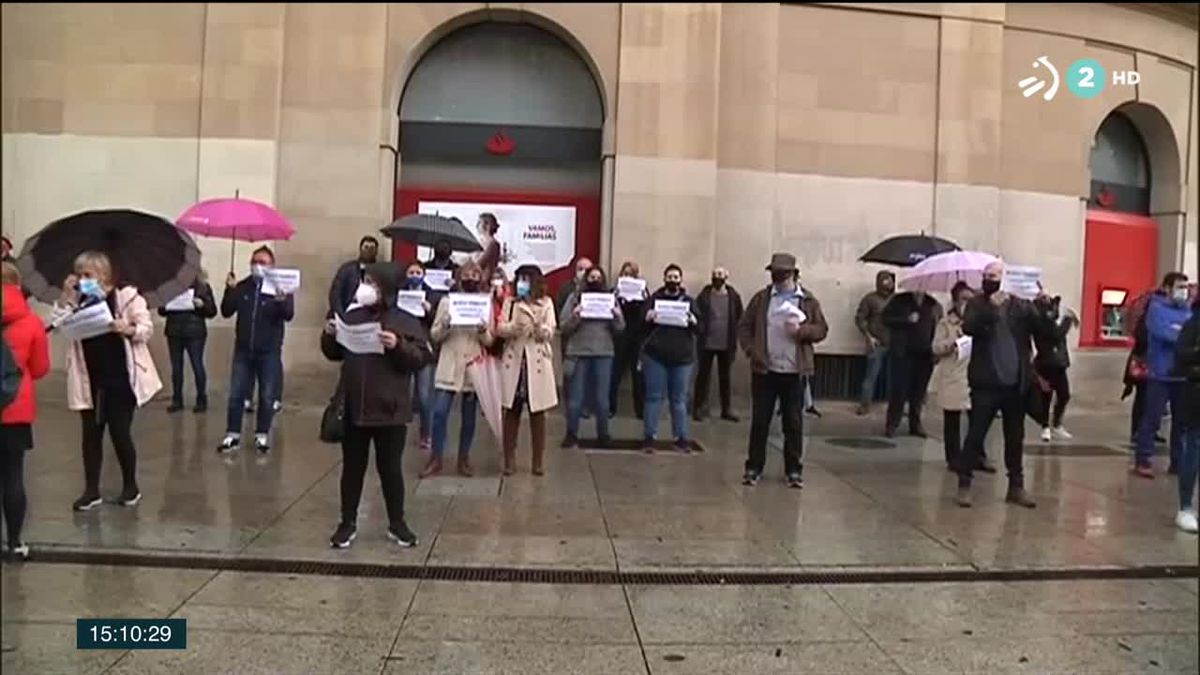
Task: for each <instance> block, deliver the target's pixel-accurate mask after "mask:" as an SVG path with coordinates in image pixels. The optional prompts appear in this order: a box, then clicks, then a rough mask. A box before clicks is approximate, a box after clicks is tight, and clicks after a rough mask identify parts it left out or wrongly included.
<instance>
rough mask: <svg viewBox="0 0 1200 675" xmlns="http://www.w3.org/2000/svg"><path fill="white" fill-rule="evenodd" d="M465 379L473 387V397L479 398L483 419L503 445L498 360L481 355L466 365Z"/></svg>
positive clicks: (489, 355)
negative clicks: (469, 381)
mask: <svg viewBox="0 0 1200 675" xmlns="http://www.w3.org/2000/svg"><path fill="white" fill-rule="evenodd" d="M467 377H469V378H471V385H472V386H474V387H475V396H477V397H478V398H479V407H480V408H482V409H483V418H484V419H485V420H487V423H488V426H489V427H491V428H492V433H494V434H496V441H497V442H499V443H501V444H503V443H504V432H503V426H501V417H500V415H501V403H500V399H501V396H502V394H501V392H502V391H503V385H502V384H501V380H500V359H497V358H496V357H494V356H492V355H491V354H482V355H480V356H478V357H476V358H475V360H474V361H471V363H469V364H468V365H467Z"/></svg>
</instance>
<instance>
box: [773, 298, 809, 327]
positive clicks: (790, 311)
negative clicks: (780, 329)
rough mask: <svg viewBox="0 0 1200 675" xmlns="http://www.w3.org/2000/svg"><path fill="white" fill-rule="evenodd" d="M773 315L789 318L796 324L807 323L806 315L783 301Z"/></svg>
mask: <svg viewBox="0 0 1200 675" xmlns="http://www.w3.org/2000/svg"><path fill="white" fill-rule="evenodd" d="M775 313H776V314H783V315H785V316H789V317H791V318H793V319H795V320H796V323H804V322H805V321H808V315H807V314H805V313H804V310H802V309H800V308H799V307H797V306H795V305H793V304H792V303H790V302H787V301H784V302H783V303H782V304H780V305H779V309H776V310H775Z"/></svg>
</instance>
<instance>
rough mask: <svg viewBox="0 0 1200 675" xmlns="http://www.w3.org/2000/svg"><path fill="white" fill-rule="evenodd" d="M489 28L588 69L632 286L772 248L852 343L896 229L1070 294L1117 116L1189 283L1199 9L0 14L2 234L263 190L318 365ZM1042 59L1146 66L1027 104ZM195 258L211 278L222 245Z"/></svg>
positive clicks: (339, 9)
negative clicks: (344, 284)
mask: <svg viewBox="0 0 1200 675" xmlns="http://www.w3.org/2000/svg"><path fill="white" fill-rule="evenodd" d="M487 23H500V24H514V23H515V24H524V25H527V26H529V27H532V28H534V29H537V30H538V31H543V32H545V33H548V34H550V35H551V36H553V37H554V38H555V39H556V40H558V41H561V42H562V43H563V44H565V45H567V47H569V49H570V50H571V51H572V52H573V53H574V54H575V55H576V57H577V58H578V59H579V60H580V61H581V62H582V63H583V64H584V65H585V66H586V70H587V72H589V73H590V74H591V76H592V77H593V78H594V81H595V84H596V89H597V93H598V96H599V100H600V105H601V109H602V113H603V118H602V120H599V121H598V122H597V126H598V128H599V148H598V152H597V153H596V156H595V157H594V158H593V160H594V163H595V166H594V171H595V176H596V181H597V185H596V188H595V189H596V196H597V203H598V209H599V215H598V220H597V222H598V229H597V231H596V232H595V236H596V238H597V241H596V242H594V245H595V249H596V250H597V251H598V252H599V257H600V260H601V261H602V262H603V263H604V264H605V265H606V266H607V267H610V268H613V267H616V266H617V265H619V264H620V262H621V261H623V260H626V259H635V260H638V261H639V262H640V263H641V265H642V269H643V270H645V271H646V272H647V276H648V277H650V278H651V279H655V278H656V277H657V276H658V270H660V269H662V267H663V266H664V265H665V264H667V263H669V262H679V263H681V264H683V265H684V267H685V268H686V269H687V270H688V273H689V278H690V280H691V281H692V284H693V285H694V286H697V287H698V286H699V285H700V284H701V282H702V281H703V280H704V279H706V277H707V272H708V270H709V269H711V267H712V266H714V265H717V264H720V265H723V266H725V267H727V268H729V269H730V270H731V272H732V275H733V281H734V283H735V284H736V285H738V286H739V287H741V288H743V289H745V290H750V289H752V288H753V287H755V286H758V285H760V284H762V283H764V282H765V276H764V273H763V265H764V263H765V261H766V260H767V259H768V257H769V255H770V253H771V252H772V251H775V250H789V251H793V252H795V253H796V254H797V256H798V257H799V260H800V264H801V267H802V270H803V271H802V274H803V281H804V283H805V285H806V286H808V287H809V288H811V289H812V290H813V291H814V292H816V293H817V294H818V296H819V297H820V298H821V299H822V302H823V304H824V305H825V307H826V312H827V314H828V316H829V318H830V321H831V324H832V326H831V333H830V337H829V340H828V341H827V342H826V343H825V344H824V345H822V352H823V353H825V354H829V355H836V354H853V353H857V352H858V351H859V350H860V346H861V345H860V341H859V339H858V338H857V336H856V334H855V332H854V328H853V324H852V321H851V314H852V312H853V309H854V304H855V303H856V301H857V298H858V297H859V296H860V295H861V294H862V293H863V292H865V291H866V290H868V288H869V287H870V285H871V284H872V281H873V278H874V271H875V270H874V269H873V268H870V267H868V266H864V265H863V264H861V263H859V262H857V261H856V258H857V257H858V255H859V254H860V253H862V252H863V251H864V250H866V248H868V247H869V246H870V245H871V244H872V243H874V242H875V241H876V240H878V239H880V238H882V237H884V236H887V235H890V234H896V233H901V232H919V231H925V232H928V233H935V234H937V235H940V236H946V237H949V238H951V239H954V240H955V241H957V242H958V243H960V244H961V245H962V246H963V247H964V248H979V249H986V250H990V251H995V252H997V253H999V254H1001V255H1002V256H1004V257H1005V258H1006V259H1009V260H1011V261H1013V262H1018V263H1021V264H1029V265H1037V266H1040V267H1042V268H1043V270H1044V278H1045V281H1046V285H1047V286H1048V287H1049V288H1051V289H1053V290H1054V291H1055V292H1056V293H1059V294H1061V295H1062V296H1063V297H1064V302H1066V303H1067V304H1070V305H1072V306H1079V304H1080V303H1081V302H1082V301H1083V299H1084V295H1085V294H1084V289H1083V288H1082V282H1081V279H1082V278H1083V270H1084V267H1085V260H1084V258H1085V248H1086V241H1085V239H1086V232H1087V222H1086V221H1087V218H1088V216H1087V212H1088V208H1089V198H1090V197H1091V196H1092V185H1091V179H1092V176H1091V168H1090V160H1089V157H1090V152H1091V148H1092V144H1093V141H1094V139H1095V137H1096V133H1097V129H1098V128H1099V127H1100V125H1101V123H1102V121H1104V120H1105V119H1106V118H1107V117H1108V116H1109V115H1110V114H1112V113H1113V112H1114V111H1118V112H1119V113H1120V114H1121V115H1123V116H1124V117H1126V118H1127V119H1128V120H1130V121H1131V122H1132V124H1133V126H1134V127H1135V128H1136V130H1137V132H1138V134H1139V135H1140V137H1141V140H1142V141H1143V142H1144V146H1145V154H1146V158H1147V161H1148V163H1149V176H1150V179H1149V180H1150V185H1149V187H1148V189H1149V205H1148V209H1147V213H1146V214H1144V215H1146V216H1147V217H1149V218H1151V219H1152V220H1153V221H1154V222H1155V224H1156V226H1157V232H1158V242H1159V243H1158V251H1157V259H1156V260H1153V261H1150V262H1148V263H1145V264H1148V265H1150V266H1151V267H1152V268H1153V271H1154V272H1155V273H1157V272H1161V271H1163V270H1166V269H1171V268H1185V269H1186V270H1187V271H1189V272H1192V273H1193V274H1195V273H1196V272H1197V263H1196V244H1197V224H1198V223H1197V216H1198V208H1200V207H1198V204H1197V194H1196V193H1197V189H1196V185H1197V170H1198V169H1197V142H1198V138H1200V133H1198V127H1197V116H1198V115H1200V106H1198V105H1197V91H1198V89H1200V87H1198V84H1197V74H1196V73H1197V70H1196V69H1197V63H1198V57H1197V43H1198V33H1197V12H1196V4H1194V3H1192V4H1180V5H1168V4H1166V3H1162V4H1156V3H1137V4H1133V3H1131V4H1115V3H1098V4H1090V5H1079V4H1033V3H1021V4H1004V3H945V4H942V3H804V4H790V3H759V4H725V3H636V4H635V3H628V4H623V3H577V4H557V3H529V4H518V3H511V4H510V3H490V4H480V3H445V4H432V3H429V4H423V3H344V4H308V3H304V4H301V3H284V4H225V3H220V4H218V3H213V4H203V3H195V4H188V3H172V4H118V3H107V4H106V3H96V4H18V3H6V4H4V6H3V108H2V117H3V133H4V136H3V208H2V217H3V226H4V232H5V233H6V234H8V236H10V237H11V238H12V239H13V240H14V241H15V242H16V244H17V247H18V249H19V247H20V245H21V242H22V240H23V238H24V237H26V236H27V235H29V234H30V233H32V232H34V231H36V230H37V229H38V228H39V227H41V226H42V225H44V224H45V223H47V222H49V221H51V220H53V219H54V218H56V217H58V216H61V215H65V214H67V213H71V212H74V211H78V210H83V209H87V208H95V207H101V206H126V207H134V208H140V209H145V210H148V211H152V212H156V213H160V214H163V215H165V216H168V217H172V218H173V217H174V216H176V215H177V214H179V213H180V212H182V211H183V210H184V209H185V208H186V207H187V206H188V205H190V204H191V203H192V202H194V201H196V200H197V199H204V198H208V197H213V196H220V195H232V194H233V193H234V192H235V191H239V192H240V194H242V195H244V196H248V197H253V198H257V199H260V200H262V201H266V202H269V203H272V204H274V205H276V206H277V207H278V208H279V209H280V210H282V211H283V212H284V213H285V214H286V215H287V216H288V217H289V218H291V220H292V221H293V222H294V224H295V225H296V228H297V230H298V234H297V236H296V237H295V238H294V239H293V240H292V241H289V242H283V243H279V244H278V246H277V248H278V253H279V256H280V262H281V264H287V265H289V266H296V267H300V268H301V269H302V270H303V271H304V275H305V283H306V287H307V290H306V291H305V292H303V293H302V295H301V297H300V300H299V303H298V316H297V320H296V322H295V324H294V325H293V327H292V328H291V332H290V335H289V338H288V341H287V349H286V354H285V361H286V363H288V364H289V365H290V366H293V367H294V366H297V365H306V364H309V363H318V362H320V355H319V353H318V350H317V349H316V342H317V334H318V331H319V330H320V324H321V320H322V317H323V314H324V311H325V288H326V286H327V284H328V281H329V279H330V277H331V276H332V273H333V270H334V269H335V267H336V266H337V264H338V263H339V262H341V261H343V260H345V259H347V258H348V257H351V256H352V255H353V252H354V248H355V245H356V242H357V241H358V239H359V237H360V236H361V235H363V234H367V233H370V232H373V231H375V230H377V229H378V228H379V227H381V226H382V225H384V224H386V223H387V222H388V221H389V220H390V219H391V217H392V216H393V215H394V214H395V213H396V212H397V211H398V208H397V199H398V197H397V195H398V192H397V186H403V185H404V175H405V157H404V153H403V152H401V153H399V156H398V157H397V156H395V155H394V154H393V150H394V149H396V148H400V147H402V144H401V143H400V142H399V140H398V136H399V133H400V129H401V119H400V115H399V111H400V110H401V107H402V99H403V97H404V93H405V87H406V83H407V82H408V81H409V79H410V77H411V76H412V75H413V73H414V71H415V70H416V69H417V68H418V67H419V65H420V63H421V61H422V59H423V57H424V56H425V55H426V54H428V53H430V52H431V50H433V49H435V47H436V46H437V45H438V44H439V43H440V42H442V41H443V40H444V39H446V38H447V37H448V36H451V35H453V34H455V33H456V32H457V31H460V30H463V29H467V28H470V27H472V26H478V25H479V24H487ZM1042 56H1045V57H1047V58H1048V59H1049V60H1050V61H1052V62H1053V63H1055V64H1059V65H1060V68H1059V69H1060V70H1063V69H1064V68H1065V66H1066V65H1067V64H1070V63H1072V62H1074V61H1076V60H1078V59H1081V58H1092V59H1095V60H1097V61H1098V62H1100V63H1101V64H1103V65H1104V67H1105V68H1106V69H1107V70H1108V71H1109V72H1112V71H1124V70H1135V71H1137V72H1138V73H1139V74H1140V78H1141V79H1140V83H1139V84H1137V85H1136V86H1114V85H1111V84H1110V86H1108V87H1107V88H1105V90H1104V91H1103V92H1102V93H1101V94H1100V95H1099V96H1096V97H1094V98H1091V99H1082V98H1078V97H1076V96H1074V95H1072V94H1070V93H1069V92H1068V91H1066V83H1065V82H1064V83H1063V88H1062V91H1060V92H1059V93H1058V95H1057V96H1056V97H1055V98H1054V99H1053V100H1051V101H1045V100H1043V99H1042V96H1041V95H1036V96H1032V97H1029V98H1026V97H1024V96H1023V95H1022V93H1021V89H1020V87H1019V86H1018V85H1017V83H1018V82H1019V81H1021V80H1023V79H1024V78H1026V77H1027V76H1029V75H1031V74H1037V72H1036V71H1034V70H1032V69H1031V66H1032V63H1033V62H1034V61H1035V60H1036V59H1037V58H1038V57H1042ZM498 121H499V122H505V121H511V120H498ZM497 190H501V188H499V187H498V188H496V189H495V190H492V191H497ZM501 191H502V190H501ZM202 247H203V249H204V250H205V252H206V254H208V257H209V269H210V271H211V274H212V276H213V277H214V278H215V279H217V280H220V279H221V278H222V277H223V276H224V273H225V271H226V269H227V267H226V266H227V264H228V257H229V254H228V247H227V245H224V244H221V243H220V242H202ZM244 252H245V254H246V256H245V257H247V258H248V254H249V248H245V249H244ZM1143 262H1145V261H1143ZM1105 264H1121V261H1115V262H1112V263H1105ZM245 265H246V261H245V260H240V259H239V260H237V261H236V266H237V267H238V269H239V270H243V268H244V267H245ZM228 330H229V328H228V326H227V325H224V324H220V323H218V325H217V327H216V329H215V331H214V332H215V335H214V339H213V340H212V344H213V347H212V350H211V351H212V354H211V358H212V359H213V363H214V366H215V368H216V370H217V372H219V369H220V365H219V364H220V363H222V362H223V359H225V358H226V356H227V354H228V343H229V336H228ZM1122 359H1123V354H1122V353H1120V350H1114V349H1105V348H1090V347H1089V348H1087V349H1083V350H1081V351H1080V352H1079V354H1078V358H1077V359H1076V361H1077V363H1078V364H1079V370H1080V375H1079V376H1080V377H1087V376H1089V375H1088V374H1089V373H1093V374H1095V376H1096V377H1104V376H1107V377H1108V378H1110V379H1111V378H1113V377H1115V375H1114V374H1113V371H1112V368H1114V367H1115V368H1116V369H1117V370H1116V372H1118V373H1119V368H1120V362H1121V360H1122ZM160 363H162V364H163V365H164V366H165V363H166V360H165V359H163V360H162V361H160ZM1114 363H1116V365H1115V366H1113V364H1114Z"/></svg>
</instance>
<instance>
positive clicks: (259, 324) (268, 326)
mask: <svg viewBox="0 0 1200 675" xmlns="http://www.w3.org/2000/svg"><path fill="white" fill-rule="evenodd" d="M261 287H262V280H261V279H255V278H254V277H246V278H245V279H242V280H241V281H239V282H238V284H237V286H234V287H233V288H228V287H226V288H225V295H223V296H221V316H223V317H225V318H226V319H228V318H229V317H231V316H233V315H234V314H237V328H236V331H235V340H234V345H235V347H236V348H237V349H240V350H243V351H251V352H257V353H262V352H273V351H276V350H278V349H280V348H282V347H283V331H284V324H286V323H287V322H288V321H291V320H292V317H293V316H295V315H296V303H295V300H294V298H293V297H292V296H290V295H289V296H287V297H286V298H285V299H283V300H280V299H277V298H276V297H275V296H271V295H263V294H262V293H260V292H259V289H260V288H261Z"/></svg>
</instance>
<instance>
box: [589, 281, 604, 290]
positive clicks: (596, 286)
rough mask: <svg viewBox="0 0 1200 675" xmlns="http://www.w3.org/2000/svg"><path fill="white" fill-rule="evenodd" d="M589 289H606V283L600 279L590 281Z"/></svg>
mask: <svg viewBox="0 0 1200 675" xmlns="http://www.w3.org/2000/svg"><path fill="white" fill-rule="evenodd" d="M587 289H588V290H589V291H602V290H604V284H603V283H601V282H599V281H589V282H587Z"/></svg>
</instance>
